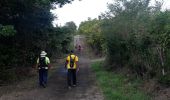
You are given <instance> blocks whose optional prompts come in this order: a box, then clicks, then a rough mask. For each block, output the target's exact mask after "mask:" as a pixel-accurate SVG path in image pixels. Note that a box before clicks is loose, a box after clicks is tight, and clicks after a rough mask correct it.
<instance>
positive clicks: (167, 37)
mask: <svg viewBox="0 0 170 100" xmlns="http://www.w3.org/2000/svg"><path fill="white" fill-rule="evenodd" d="M150 1H151V0H115V2H114V3H111V4H108V11H106V13H103V14H102V15H101V16H99V19H90V20H87V21H85V22H82V23H81V24H80V27H79V29H78V31H79V33H80V34H85V35H87V36H88V40H89V41H91V42H89V44H90V45H92V46H95V49H97V50H96V51H100V52H104V53H105V55H106V63H107V65H108V66H107V69H111V70H112V69H116V68H121V67H127V68H128V69H129V70H130V71H131V73H133V74H134V75H135V76H137V77H141V78H143V79H152V78H156V79H157V80H159V82H161V83H164V84H166V85H169V86H170V84H169V83H170V81H169V80H170V79H169V77H167V76H168V74H169V73H170V67H169V66H170V46H169V44H170V24H169V22H170V11H169V10H165V11H161V6H162V2H158V1H157V2H156V4H155V5H153V6H150ZM101 48H102V49H101Z"/></svg>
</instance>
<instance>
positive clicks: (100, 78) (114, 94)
mask: <svg viewBox="0 0 170 100" xmlns="http://www.w3.org/2000/svg"><path fill="white" fill-rule="evenodd" d="M92 69H93V71H94V72H95V74H96V78H97V82H98V84H99V86H100V88H101V89H102V92H103V94H104V98H105V100H151V97H150V96H149V95H147V94H146V93H144V92H143V91H140V90H139V89H138V88H137V87H138V86H139V85H140V84H141V82H139V81H138V80H133V81H132V80H131V81H127V80H129V79H128V77H126V76H125V75H123V74H121V73H119V74H118V73H113V72H109V71H106V70H104V68H103V66H102V62H94V63H93V64H92Z"/></svg>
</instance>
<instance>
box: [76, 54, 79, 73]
mask: <svg viewBox="0 0 170 100" xmlns="http://www.w3.org/2000/svg"><path fill="white" fill-rule="evenodd" d="M75 63H76V67H77V71H79V70H80V67H79V62H78V57H77V56H76V61H75Z"/></svg>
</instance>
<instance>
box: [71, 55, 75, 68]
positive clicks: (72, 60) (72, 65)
mask: <svg viewBox="0 0 170 100" xmlns="http://www.w3.org/2000/svg"><path fill="white" fill-rule="evenodd" d="M75 58H76V56H74V59H73V58H72V57H71V55H70V67H71V68H73V67H74V62H75Z"/></svg>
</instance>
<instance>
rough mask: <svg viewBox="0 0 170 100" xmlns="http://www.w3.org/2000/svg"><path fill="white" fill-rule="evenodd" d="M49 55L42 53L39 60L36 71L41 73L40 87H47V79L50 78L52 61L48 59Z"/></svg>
mask: <svg viewBox="0 0 170 100" xmlns="http://www.w3.org/2000/svg"><path fill="white" fill-rule="evenodd" d="M46 55H47V53H46V52H45V51H42V52H41V54H40V56H39V57H38V59H37V65H36V69H37V70H38V72H39V85H40V86H42V87H44V88H45V87H46V86H47V78H48V69H49V68H50V67H51V66H50V60H49V58H48V57H46Z"/></svg>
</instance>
